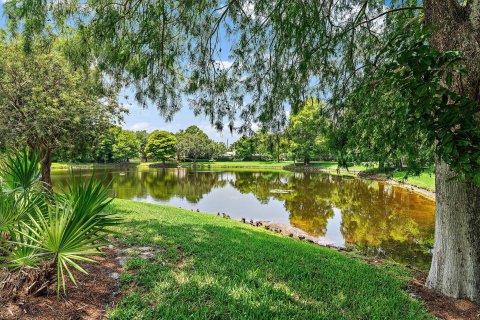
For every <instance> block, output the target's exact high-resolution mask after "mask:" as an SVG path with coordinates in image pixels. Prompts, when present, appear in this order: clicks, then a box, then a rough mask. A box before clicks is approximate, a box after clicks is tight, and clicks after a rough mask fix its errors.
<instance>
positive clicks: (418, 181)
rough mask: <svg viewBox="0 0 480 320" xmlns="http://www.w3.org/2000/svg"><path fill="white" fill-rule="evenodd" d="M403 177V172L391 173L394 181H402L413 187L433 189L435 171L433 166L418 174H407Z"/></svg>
mask: <svg viewBox="0 0 480 320" xmlns="http://www.w3.org/2000/svg"><path fill="white" fill-rule="evenodd" d="M404 177H405V172H395V173H393V175H392V179H394V180H396V181H399V182H402V181H403V182H406V183H408V184H410V185H412V186H415V187H419V188H423V189H427V190H430V191H435V172H434V170H433V168H430V169H428V170H426V171H424V172H422V173H421V174H420V175H418V176H409V177H408V178H407V179H406V180H404V179H403V178H404Z"/></svg>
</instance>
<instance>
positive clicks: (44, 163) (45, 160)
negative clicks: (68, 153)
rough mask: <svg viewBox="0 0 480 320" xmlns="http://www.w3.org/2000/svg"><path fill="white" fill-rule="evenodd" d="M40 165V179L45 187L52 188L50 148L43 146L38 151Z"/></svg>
mask: <svg viewBox="0 0 480 320" xmlns="http://www.w3.org/2000/svg"><path fill="white" fill-rule="evenodd" d="M40 156H41V160H40V166H41V170H42V176H41V178H40V180H41V181H42V182H44V183H45V185H46V186H47V188H49V189H51V188H52V177H51V167H52V150H50V149H49V148H43V149H42V150H41V151H40Z"/></svg>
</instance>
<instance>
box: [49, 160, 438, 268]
mask: <svg viewBox="0 0 480 320" xmlns="http://www.w3.org/2000/svg"><path fill="white" fill-rule="evenodd" d="M73 173H74V174H75V175H77V176H78V175H85V176H89V175H91V171H82V172H79V171H75V172H73ZM95 175H96V176H97V177H102V176H105V177H106V182H109V181H111V189H112V192H113V194H115V196H116V197H118V198H123V199H146V198H149V199H150V198H151V199H154V200H156V201H159V202H162V203H169V201H173V199H184V200H185V201H186V203H187V204H192V205H197V206H200V208H202V207H201V205H202V204H203V202H202V199H204V197H207V195H210V196H215V195H216V193H215V190H223V192H227V193H230V194H233V193H235V195H232V196H235V197H238V196H240V197H242V196H244V197H248V196H249V195H250V196H251V195H253V196H254V197H255V199H256V202H255V203H251V202H250V203H249V207H247V208H242V209H245V210H250V211H251V212H255V211H256V210H257V209H258V208H260V207H261V206H265V205H267V206H268V205H270V204H271V203H272V201H274V200H275V201H280V202H281V203H283V207H284V213H278V214H288V221H289V222H290V224H291V225H293V226H295V227H298V228H300V229H302V230H304V231H305V232H307V233H309V234H311V235H313V236H316V237H324V236H325V235H326V234H327V231H329V233H332V232H333V233H334V234H336V236H337V237H340V238H341V239H343V243H342V244H345V245H346V246H354V247H356V248H357V249H359V250H361V251H362V252H365V253H369V254H380V255H386V256H388V257H391V258H393V259H395V260H398V261H402V262H408V263H412V264H415V265H417V266H420V267H424V266H427V265H428V263H429V260H430V256H429V254H428V253H427V251H428V249H429V248H430V247H431V246H432V245H433V233H434V224H435V221H434V220H435V219H434V212H435V203H434V201H432V200H430V199H429V198H426V197H424V196H422V195H419V194H417V193H414V192H411V191H409V190H407V189H404V188H401V187H398V186H392V185H389V184H387V183H384V182H380V181H368V180H360V179H353V178H345V177H338V176H330V175H325V174H318V173H301V172H295V173H285V172H248V171H243V170H242V171H237V172H215V171H192V170H187V169H170V170H165V169H129V170H104V171H97V172H96V173H95ZM69 177H70V174H68V173H67V174H66V173H62V174H54V176H53V181H54V187H55V188H56V189H59V188H62V186H64V185H65V184H66V183H67V182H68V178H69ZM274 191H276V192H274ZM246 199H247V198H245V200H246ZM214 200H215V201H216V202H217V203H218V204H222V206H223V207H225V206H226V207H227V210H231V211H232V212H234V211H236V210H238V203H232V207H228V205H229V204H228V201H227V199H223V198H222V197H220V196H217V198H215V199H214ZM192 208H193V206H192ZM212 209H215V208H212ZM203 210H204V209H203ZM212 212H213V211H212ZM229 213H230V211H229ZM272 217H273V218H272V219H275V215H273V216H272ZM236 218H239V217H236ZM335 219H338V220H339V225H340V227H339V228H338V230H327V227H328V226H329V221H330V222H332V221H334V220H335Z"/></svg>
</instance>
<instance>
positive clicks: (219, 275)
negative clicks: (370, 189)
mask: <svg viewBox="0 0 480 320" xmlns="http://www.w3.org/2000/svg"><path fill="white" fill-rule="evenodd" d="M109 210H113V211H116V212H119V213H121V215H122V216H123V217H125V218H126V220H127V222H126V223H125V224H124V226H123V227H121V229H120V230H119V231H121V232H122V234H123V236H121V238H120V241H121V243H122V244H123V246H126V247H131V246H149V247H151V248H153V251H154V252H155V255H154V257H152V258H151V259H149V260H144V259H141V258H140V257H139V256H138V255H136V254H131V255H130V256H129V260H128V262H127V264H126V271H125V272H124V273H123V274H122V275H121V276H120V281H121V285H122V291H123V294H124V296H123V298H122V300H121V301H119V303H118V304H117V305H116V307H115V308H113V309H111V310H110V311H109V316H110V318H112V319H186V318H189V319H427V318H429V317H428V315H427V312H426V311H425V309H424V308H423V307H422V305H421V303H419V302H418V301H416V300H414V299H413V298H411V297H410V296H409V295H408V294H407V292H405V291H404V289H403V288H404V287H405V286H406V276H407V273H406V271H405V270H404V269H402V268H400V267H395V266H388V267H385V266H384V267H374V266H370V265H367V264H365V263H363V262H361V261H359V260H355V259H352V258H349V257H347V256H345V255H344V254H341V253H338V252H336V251H334V250H331V249H327V248H321V247H318V246H315V245H312V244H309V243H307V242H302V241H299V240H295V239H291V238H288V237H282V236H278V235H276V234H272V233H270V232H268V231H266V230H263V229H260V228H254V227H251V226H247V225H244V224H241V223H240V222H237V221H232V220H227V219H223V218H220V217H217V216H215V215H210V214H203V213H196V212H191V211H187V210H183V209H178V208H173V207H168V206H159V205H153V204H145V203H140V202H134V201H129V200H115V201H114V203H113V204H111V205H110V208H109Z"/></svg>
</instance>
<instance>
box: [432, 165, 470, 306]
mask: <svg viewBox="0 0 480 320" xmlns="http://www.w3.org/2000/svg"><path fill="white" fill-rule="evenodd" d="M435 179H436V180H435V187H436V200H437V206H436V220H435V247H434V250H433V260H432V265H431V267H430V273H429V275H428V279H427V287H430V288H434V289H437V290H439V291H440V292H442V293H443V294H445V295H447V296H450V297H455V298H468V299H470V300H474V301H480V188H479V187H478V186H476V185H474V184H473V183H471V182H467V183H466V182H463V181H461V180H460V179H458V177H457V176H456V174H455V173H454V172H453V171H452V170H450V168H449V166H448V165H447V164H445V163H444V162H441V161H439V162H438V163H437V165H436V174H435Z"/></svg>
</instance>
